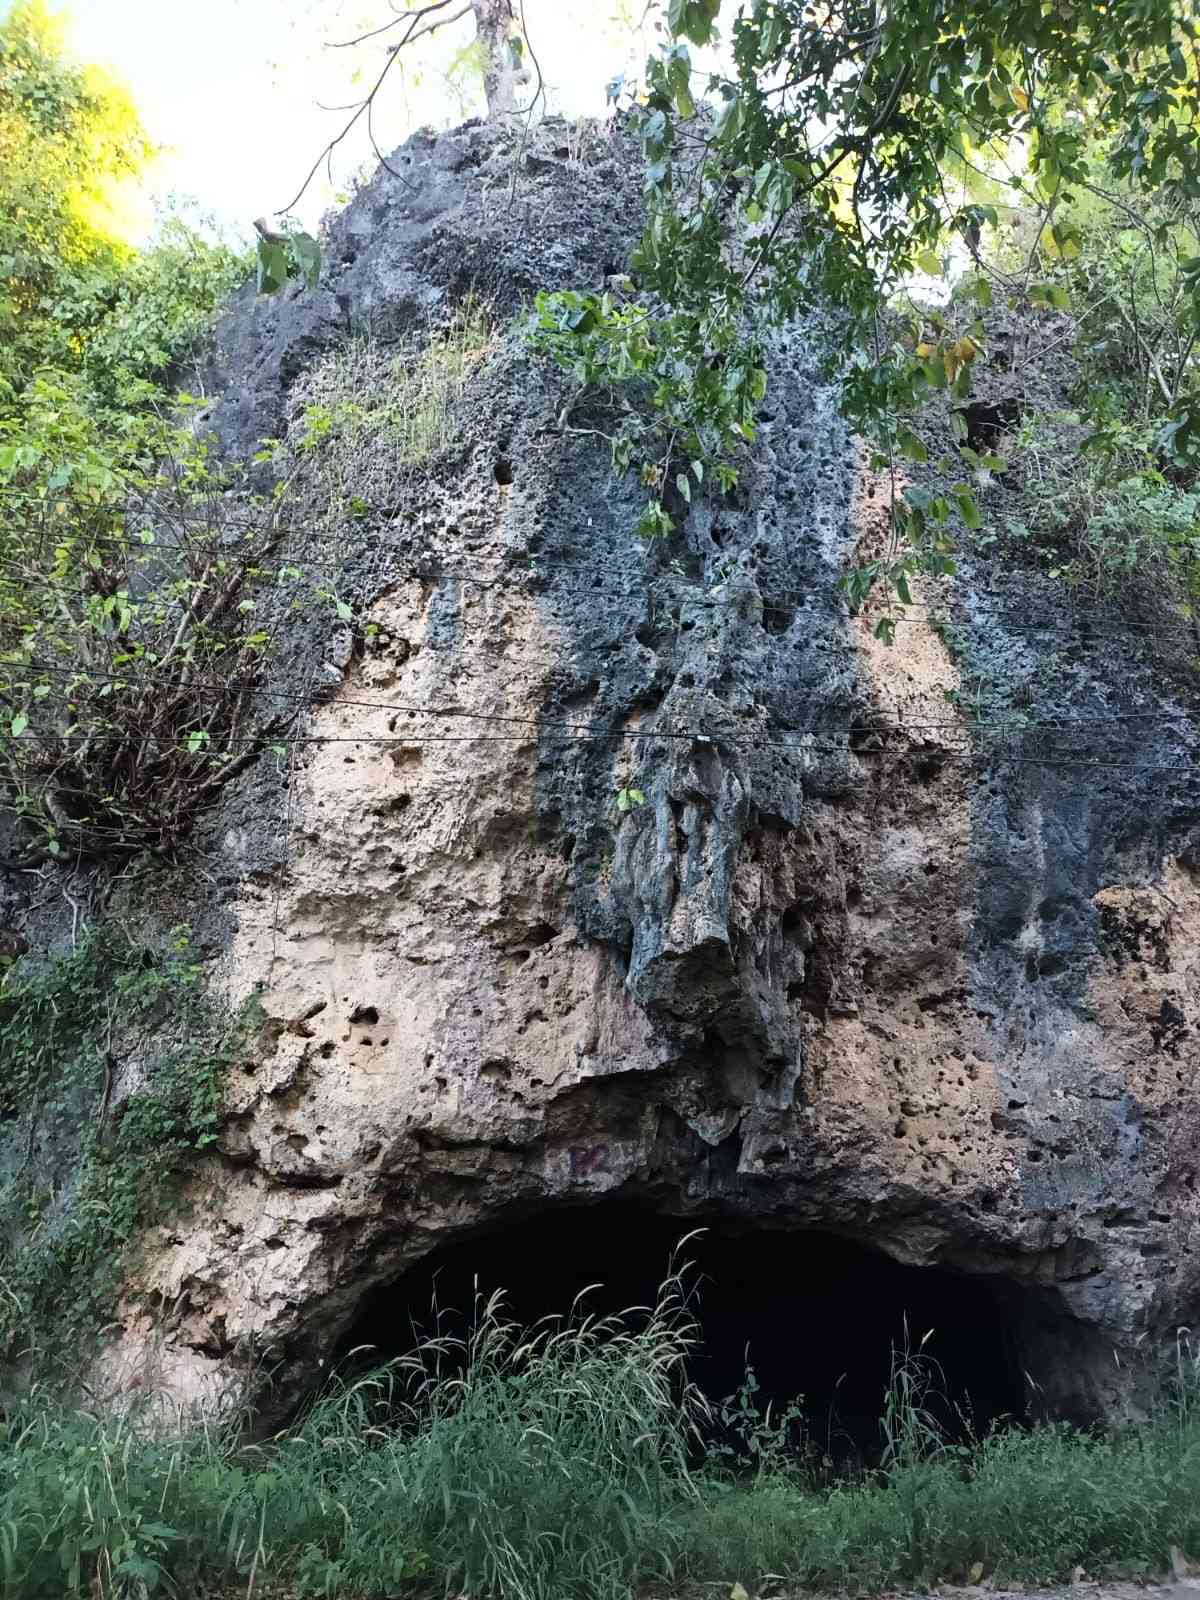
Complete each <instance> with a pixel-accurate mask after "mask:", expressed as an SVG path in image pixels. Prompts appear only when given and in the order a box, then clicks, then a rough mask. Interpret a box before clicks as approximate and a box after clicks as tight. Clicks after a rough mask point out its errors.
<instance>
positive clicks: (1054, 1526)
mask: <svg viewBox="0 0 1200 1600" xmlns="http://www.w3.org/2000/svg"><path fill="white" fill-rule="evenodd" d="M695 1340H696V1328H695V1325H694V1324H693V1322H692V1320H691V1318H690V1315H689V1312H688V1308H687V1296H686V1295H685V1294H684V1292H683V1288H682V1286H681V1284H680V1281H679V1279H678V1278H673V1279H670V1280H668V1282H667V1283H666V1284H665V1285H664V1287H663V1290H662V1291H661V1293H660V1295H659V1298H658V1303H657V1304H656V1305H655V1306H654V1307H652V1308H643V1309H641V1310H637V1311H633V1312H628V1313H625V1314H624V1315H622V1316H619V1317H613V1318H606V1319H596V1318H588V1317H587V1316H585V1315H584V1314H583V1313H582V1311H581V1310H580V1309H579V1308H577V1309H576V1312H575V1313H574V1314H572V1315H571V1316H570V1317H568V1318H565V1319H559V1318H554V1319H547V1320H546V1321H545V1322H543V1323H541V1324H539V1325H538V1326H537V1327H536V1328H534V1329H533V1330H532V1331H531V1330H528V1329H523V1328H520V1327H518V1326H517V1325H515V1324H512V1323H509V1322H508V1321H506V1320H505V1317H504V1314H503V1307H502V1305H501V1303H500V1301H499V1300H498V1299H495V1298H494V1299H492V1300H491V1301H489V1302H488V1303H486V1304H483V1305H480V1306H479V1307H478V1308H477V1314H476V1321H475V1324H474V1327H473V1330H472V1331H471V1332H470V1333H469V1334H468V1335H467V1336H465V1337H464V1338H462V1339H449V1338H436V1337H435V1338H432V1339H429V1340H426V1341H425V1342H424V1343H423V1344H422V1345H421V1346H420V1347H419V1348H418V1349H417V1350H415V1351H414V1352H413V1353H412V1354H411V1355H410V1356H407V1357H404V1358H402V1359H400V1360H398V1361H395V1362H392V1363H391V1364H390V1365H388V1366H387V1367H384V1368H382V1369H380V1370H378V1371H376V1372H374V1373H370V1374H368V1375H366V1376H363V1377H360V1378H358V1379H354V1380H343V1381H337V1382H335V1383H334V1384H333V1386H332V1387H331V1388H330V1389H329V1390H328V1391H327V1392H326V1393H325V1394H324V1395H323V1396H322V1397H320V1398H319V1399H318V1400H316V1401H315V1402H314V1404H313V1405H312V1406H311V1408H310V1409H309V1411H308V1412H307V1414H306V1415H305V1416H304V1417H303V1418H302V1419H301V1420H300V1421H298V1422H297V1423H296V1424H295V1425H294V1426H293V1427H292V1428H290V1429H288V1430H287V1431H285V1432H284V1433H282V1434H280V1435H279V1436H277V1437H276V1438H275V1439H273V1440H271V1441H269V1442H268V1443H266V1444H262V1445H247V1444H245V1443H244V1442H243V1435H242V1430H241V1427H240V1419H238V1418H230V1419H227V1420H226V1421H223V1422H220V1423H211V1424H209V1425H207V1426H206V1425H204V1424H202V1423H198V1422H197V1421H196V1419H195V1418H191V1419H183V1418H181V1419H179V1422H178V1425H177V1426H168V1423H167V1419H166V1418H165V1416H164V1412H163V1408H162V1407H161V1405H159V1406H157V1407H155V1406H150V1407H149V1409H147V1410H146V1411H143V1412H136V1411H126V1412H124V1413H123V1414H121V1415H118V1416H113V1415H108V1416H102V1415H99V1414H96V1413H92V1412H80V1411H70V1410H68V1409H66V1408H64V1407H63V1406H62V1405H60V1404H57V1403H54V1402H48V1401H47V1399H46V1397H45V1396H44V1395H43V1394H40V1393H36V1394H34V1395H32V1396H30V1397H28V1398H27V1399H26V1400H24V1401H21V1402H19V1403H14V1404H13V1405H11V1406H10V1407H9V1409H8V1411H7V1413H6V1415H5V1417H4V1421H3V1424H2V1425H0V1594H3V1595H6V1596H13V1597H18V1596H19V1597H21V1600H51V1597H52V1596H53V1597H54V1600H61V1597H71V1600H74V1597H79V1600H82V1597H83V1596H85V1595H87V1596H103V1597H112V1600H126V1597H129V1600H133V1597H141V1596H143V1595H146V1594H151V1593H156V1592H159V1593H176V1594H187V1595H194V1594H199V1595H203V1594H233V1593H247V1592H253V1593H254V1594H256V1595H260V1596H264V1597H267V1596H270V1595H272V1594H275V1595H280V1596H282V1595H287V1596H289V1597H296V1596H318V1595H326V1596H338V1597H340V1600H353V1597H362V1600H367V1597H378V1596H382V1595H389V1596H400V1595H408V1594H412V1595H423V1594H438V1593H441V1594H460V1593H468V1594H471V1595H474V1596H479V1597H483V1596H503V1597H506V1600H551V1597H552V1596H553V1597H556V1600H626V1597H629V1596H631V1595H632V1594H634V1593H635V1592H636V1591H637V1590H638V1589H639V1588H640V1587H641V1586H642V1585H646V1584H650V1585H667V1584H669V1585H670V1586H671V1590H670V1592H671V1593H682V1592H685V1591H686V1589H687V1586H689V1585H692V1584H709V1583H720V1584H722V1585H725V1586H730V1585H732V1584H733V1583H735V1582H740V1583H742V1584H743V1585H744V1586H745V1587H746V1588H747V1589H748V1590H750V1591H751V1592H753V1591H757V1590H760V1589H761V1588H762V1587H763V1585H764V1584H766V1583H767V1582H768V1581H771V1582H773V1583H774V1584H775V1585H779V1584H785V1585H788V1586H793V1585H794V1586H797V1587H801V1586H802V1587H813V1588H816V1587H828V1588H844V1589H846V1590H848V1591H857V1592H864V1591H878V1590H882V1589H887V1588H892V1587H899V1586H904V1587H912V1586H918V1585H922V1584H926V1583H933V1582H935V1581H941V1580H947V1579H949V1580H959V1581H961V1580H963V1579H967V1580H969V1581H978V1579H979V1577H980V1576H982V1575H983V1574H984V1573H986V1574H987V1575H988V1576H989V1577H991V1578H994V1579H995V1580H996V1581H997V1582H998V1583H1005V1582H1027V1583H1034V1582H1051V1581H1055V1580H1061V1579H1063V1578H1064V1577H1065V1576H1066V1575H1067V1574H1069V1573H1070V1572H1071V1571H1072V1570H1073V1569H1074V1568H1076V1567H1083V1568H1084V1569H1085V1571H1087V1572H1088V1573H1089V1574H1093V1575H1101V1574H1105V1573H1108V1572H1114V1571H1119V1572H1122V1573H1126V1574H1135V1573H1144V1572H1150V1571H1157V1570H1162V1569H1163V1568H1164V1567H1165V1565H1166V1562H1167V1559H1168V1553H1169V1550H1170V1547H1171V1546H1172V1545H1178V1546H1180V1547H1181V1548H1183V1549H1193V1550H1194V1549H1196V1548H1198V1547H1200V1493H1198V1492H1197V1491H1198V1490H1200V1408H1198V1406H1197V1401H1196V1393H1197V1391H1196V1387H1195V1381H1194V1378H1195V1374H1194V1370H1193V1369H1192V1366H1191V1364H1190V1363H1184V1364H1182V1365H1181V1371H1180V1383H1179V1385H1178V1387H1177V1388H1176V1389H1175V1390H1174V1391H1173V1392H1172V1394H1171V1396H1170V1397H1169V1398H1168V1399H1167V1400H1165V1401H1164V1403H1163V1405H1162V1407H1161V1408H1160V1410H1159V1411H1158V1412H1157V1413H1156V1414H1155V1415H1154V1416H1153V1417H1152V1418H1151V1419H1150V1421H1149V1422H1147V1423H1145V1424H1144V1425H1142V1426H1140V1427H1138V1428H1129V1429H1117V1430H1115V1431H1113V1432H1110V1433H1101V1432H1098V1431H1097V1432H1078V1431H1074V1430H1072V1429H1070V1428H1068V1427H1065V1426H1057V1425H1056V1426H1046V1427H1040V1428H1034V1429H1031V1430H1024V1429H1016V1428H1012V1429H1009V1430H997V1431H995V1432H993V1433H992V1434H990V1435H989V1436H988V1437H986V1438H983V1439H972V1438H970V1437H967V1438H965V1439H964V1438H963V1437H961V1436H959V1437H956V1438H954V1439H951V1438H949V1437H948V1436H947V1434H946V1432H945V1431H944V1430H943V1429H942V1428H941V1427H940V1426H939V1424H938V1422H937V1421H936V1418H935V1412H936V1411H937V1409H938V1406H937V1400H936V1396H935V1395H934V1393H933V1391H934V1386H935V1385H936V1383H937V1369H936V1367H935V1366H934V1364H933V1363H932V1362H930V1361H928V1360H927V1359H926V1358H925V1357H924V1356H923V1355H922V1354H921V1353H920V1352H917V1353H916V1354H915V1355H914V1354H907V1353H905V1354H902V1355H900V1356H899V1357H898V1358H897V1361H896V1364H895V1367H894V1370H893V1374H892V1381H891V1384H890V1387H889V1389H888V1392H887V1394H886V1395H885V1396H884V1397H883V1400H882V1405H883V1410H882V1417H881V1426H880V1451H879V1458H878V1463H877V1465H876V1466H874V1467H872V1468H870V1469H869V1470H867V1469H864V1470H861V1471H859V1472H858V1473H856V1474H852V1475H843V1476H841V1477H836V1478H835V1477H831V1476H829V1475H827V1474H826V1475H822V1473H821V1471H820V1467H819V1463H817V1462H816V1461H815V1460H814V1456H813V1453H812V1452H811V1450H809V1449H806V1448H805V1447H804V1446H803V1443H802V1442H799V1443H800V1447H799V1448H797V1443H798V1441H797V1440H796V1439H795V1438H794V1436H793V1432H792V1427H793V1424H794V1421H795V1418H794V1416H792V1415H791V1414H790V1413H789V1415H788V1416H787V1417H779V1418H777V1419H775V1420H774V1421H773V1420H772V1419H771V1417H770V1416H769V1415H764V1414H758V1413H756V1411H755V1405H754V1401H753V1395H754V1391H753V1387H752V1386H748V1387H747V1389H746V1390H745V1392H744V1394H743V1397H742V1399H741V1400H740V1401H737V1402H736V1403H734V1404H732V1406H731V1407H726V1408H720V1407H718V1408H716V1409H715V1410H714V1409H712V1408H710V1407H709V1406H708V1405H707V1404H706V1402H705V1401H704V1400H703V1398H702V1397H701V1396H700V1395H699V1394H698V1393H697V1392H696V1390H695V1389H694V1388H693V1387H692V1386H691V1385H690V1384H689V1382H688V1379H687V1372H686V1363H687V1358H688V1355H689V1352H690V1351H691V1350H692V1349H693V1347H694V1343H695ZM731 1419H732V1420H733V1421H734V1423H735V1424H736V1426H735V1427H734V1429H733V1433H734V1435H735V1436H740V1438H741V1441H742V1443H743V1444H746V1445H752V1446H753V1448H751V1449H750V1450H749V1451H748V1453H744V1454H742V1455H741V1456H740V1458H739V1457H738V1455H737V1452H736V1450H735V1451H734V1454H733V1455H732V1456H731V1454H730V1451H729V1448H728V1440H729V1437H730V1433H729V1424H730V1422H731ZM714 1423H715V1424H717V1425H718V1426H719V1427H723V1428H724V1430H725V1432H724V1437H725V1439H726V1441H727V1443H726V1446H723V1447H722V1448H721V1449H718V1450H716V1451H713V1450H708V1449H706V1447H705V1444H704V1440H705V1438H706V1437H711V1430H712V1427H713V1425H714ZM735 1442H736V1441H735Z"/></svg>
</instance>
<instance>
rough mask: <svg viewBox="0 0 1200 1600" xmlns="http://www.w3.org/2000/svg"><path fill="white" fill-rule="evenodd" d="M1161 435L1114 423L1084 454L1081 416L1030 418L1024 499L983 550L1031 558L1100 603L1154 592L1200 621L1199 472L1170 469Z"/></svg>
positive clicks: (1022, 446)
mask: <svg viewBox="0 0 1200 1600" xmlns="http://www.w3.org/2000/svg"><path fill="white" fill-rule="evenodd" d="M1091 420H1092V421H1093V422H1094V421H1095V420H1096V418H1095V417H1094V416H1093V418H1092V419H1091ZM1156 431H1157V430H1156V428H1155V426H1154V424H1153V423H1150V424H1147V423H1144V422H1143V423H1140V424H1132V425H1131V424H1128V423H1123V422H1117V421H1109V422H1107V423H1106V424H1105V425H1104V428H1103V433H1102V435H1101V437H1102V441H1103V448H1096V447H1093V448H1091V449H1087V448H1082V449H1081V447H1080V446H1081V436H1083V435H1084V432H1085V425H1084V424H1082V423H1081V419H1080V417H1079V415H1078V414H1068V415H1067V417H1066V419H1065V420H1064V419H1063V417H1062V416H1061V414H1060V415H1057V416H1056V415H1046V414H1041V413H1032V414H1030V415H1029V416H1028V417H1026V418H1025V419H1024V421H1023V423H1022V424H1021V426H1020V428H1019V429H1018V430H1016V431H1015V432H1014V435H1013V440H1012V452H1011V453H1012V461H1013V472H1014V476H1015V478H1016V479H1017V480H1018V484H1019V495H1018V497H1017V498H1016V499H1015V501H1013V502H1012V504H1011V509H1010V510H1009V511H1008V514H1007V515H1006V516H1005V517H1004V518H1003V533H1000V532H996V531H993V532H989V534H988V535H987V536H986V538H985V539H984V540H982V541H981V543H983V544H984V545H985V546H997V545H999V546H1001V547H1002V548H1003V549H1004V551H1005V553H1008V554H1012V555H1015V556H1018V557H1024V558H1025V559H1032V560H1033V561H1034V562H1036V564H1037V565H1039V566H1042V567H1045V568H1047V569H1048V570H1049V571H1050V572H1051V574H1052V575H1054V576H1056V577H1062V578H1064V579H1066V580H1067V581H1068V582H1070V583H1071V584H1072V585H1073V586H1075V587H1076V588H1078V589H1080V590H1082V591H1083V592H1085V593H1086V594H1087V595H1088V596H1089V597H1091V598H1093V599H1097V600H1101V599H1109V598H1112V597H1114V596H1117V595H1119V594H1121V593H1122V592H1125V591H1128V590H1130V589H1131V588H1132V589H1137V590H1140V591H1142V592H1146V591H1148V590H1149V591H1152V592H1153V594H1154V597H1155V599H1156V601H1157V602H1158V603H1159V604H1160V605H1162V604H1164V603H1165V604H1166V605H1167V606H1170V607H1173V608H1174V609H1176V611H1177V612H1179V611H1182V613H1183V614H1184V615H1187V616H1192V615H1195V614H1197V608H1198V607H1200V483H1198V482H1197V479H1196V475H1195V473H1194V472H1190V471H1184V472H1180V471H1179V470H1174V471H1171V470H1164V465H1163V463H1162V459H1161V456H1160V454H1159V451H1158V448H1157V444H1156ZM1090 437H1091V438H1092V439H1093V440H1095V439H1096V433H1095V432H1094V431H1093V432H1092V434H1091V435H1090ZM1082 442H1083V443H1084V444H1086V442H1087V439H1086V438H1083V440H1082Z"/></svg>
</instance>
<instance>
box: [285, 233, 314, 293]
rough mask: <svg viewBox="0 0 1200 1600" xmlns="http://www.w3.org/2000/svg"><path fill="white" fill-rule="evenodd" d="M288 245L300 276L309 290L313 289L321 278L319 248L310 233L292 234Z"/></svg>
mask: <svg viewBox="0 0 1200 1600" xmlns="http://www.w3.org/2000/svg"><path fill="white" fill-rule="evenodd" d="M290 243H291V247H292V254H293V255H294V256H295V258H296V266H297V267H298V268H299V271H300V276H301V277H302V278H303V279H304V282H305V283H306V284H307V285H308V287H309V288H310V289H315V288H316V287H317V280H318V279H319V278H320V276H321V246H320V245H319V244H318V243H317V241H316V240H315V239H314V238H313V236H312V234H311V233H293V234H291V235H290Z"/></svg>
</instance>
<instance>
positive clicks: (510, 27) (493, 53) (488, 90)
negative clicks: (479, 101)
mask: <svg viewBox="0 0 1200 1600" xmlns="http://www.w3.org/2000/svg"><path fill="white" fill-rule="evenodd" d="M471 6H472V9H473V10H474V12H475V26H476V28H477V29H478V30H479V37H480V39H481V40H482V41H483V48H484V50H485V52H486V64H485V66H484V73H483V92H484V93H485V94H486V95H487V107H488V116H489V117H493V118H494V117H504V116H508V115H510V114H511V113H512V112H514V111H515V110H516V109H517V87H518V85H519V84H523V83H527V82H528V81H529V72H528V69H527V68H526V66H525V54H526V45H525V39H524V37H523V35H522V33H521V29H520V26H519V24H518V22H517V19H516V15H515V14H514V12H513V6H512V0H471Z"/></svg>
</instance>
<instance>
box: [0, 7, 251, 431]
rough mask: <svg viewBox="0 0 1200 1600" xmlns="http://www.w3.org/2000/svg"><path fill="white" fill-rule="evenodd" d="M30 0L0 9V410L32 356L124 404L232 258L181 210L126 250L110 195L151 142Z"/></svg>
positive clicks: (190, 337)
mask: <svg viewBox="0 0 1200 1600" xmlns="http://www.w3.org/2000/svg"><path fill="white" fill-rule="evenodd" d="M61 35H62V26H61V23H60V22H59V21H57V20H56V19H54V18H52V17H51V16H50V14H49V12H48V11H47V9H46V7H45V5H44V4H43V0H19V3H18V4H16V5H14V6H13V7H12V9H11V10H10V11H9V12H8V13H7V15H6V17H5V18H4V20H3V21H2V22H0V418H3V416H4V414H5V412H6V411H7V409H8V407H9V406H10V405H17V404H19V401H20V396H21V395H22V393H23V392H24V390H25V388H26V386H27V385H28V384H29V383H30V382H31V381H32V380H33V379H34V377H35V376H36V375H37V374H38V373H39V372H40V371H41V370H42V369H44V368H47V367H50V368H54V369H56V370H57V371H58V372H60V373H71V374H77V375H81V376H83V377H85V378H86V380H87V383H88V386H89V388H90V390H91V391H92V393H93V395H94V403H95V404H102V405H104V406H108V407H116V408H117V409H124V410H127V411H128V410H131V409H134V408H135V404H136V405H141V404H144V403H145V401H146V400H147V399H148V398H149V396H147V395H145V394H137V395H132V396H131V395H130V393H129V392H128V389H129V385H130V383H131V382H132V383H133V384H135V385H139V384H143V383H145V382H146V381H147V380H151V379H156V378H159V377H162V376H164V375H165V373H166V371H167V369H168V367H169V365H170V363H171V362H172V361H174V360H177V359H178V358H179V357H180V356H181V355H182V354H183V353H185V352H186V350H187V349H188V348H189V347H190V345H191V344H192V343H193V342H194V340H195V338H196V335H197V333H198V332H199V331H200V328H201V327H202V325H203V324H204V323H205V321H206V320H207V318H208V317H209V316H210V315H211V313H212V311H213V309H214V308H215V306H216V305H217V304H218V303H219V301H220V300H221V299H222V298H223V296H224V295H225V294H226V293H227V292H228V290H229V288H230V287H231V286H232V284H233V283H234V282H236V281H237V279H238V277H239V276H241V275H242V273H243V271H244V268H243V265H242V263H241V262H240V261H239V260H238V259H237V257H235V256H234V255H233V254H232V253H231V252H230V251H228V250H226V249H224V248H222V247H219V246H213V245H209V244H206V243H205V242H204V241H203V240H202V239H201V238H200V237H199V235H197V234H196V233H195V232H193V231H192V230H191V229H188V228H186V227H185V226H184V225H183V223H182V222H180V221H178V220H175V221H172V222H169V223H168V224H167V225H166V226H165V227H164V229H163V231H162V234H161V237H160V239H159V240H158V242H157V243H156V244H154V245H152V246H151V247H150V248H149V249H147V250H146V251H144V252H141V253H135V252H134V251H132V250H131V249H130V248H129V247H128V245H126V244H125V243H124V242H123V237H122V236H123V232H124V227H125V222H124V217H123V215H122V202H123V195H124V190H125V187H126V185H127V184H128V181H129V180H131V179H133V178H135V177H137V176H138V174H139V173H140V172H141V171H142V170H143V169H144V168H145V166H146V164H147V162H148V161H149V160H150V158H151V157H152V155H153V154H154V152H153V150H152V147H151V146H150V144H149V143H148V141H147V139H146V136H145V133H144V131H143V130H142V127H141V124H140V122H139V120H138V117H137V113H136V111H135V110H134V107H133V105H132V103H131V102H130V100H129V98H128V96H127V95H126V94H125V92H124V91H123V90H122V89H120V88H119V87H118V86H117V85H115V84H114V83H112V82H110V81H109V80H108V79H106V78H105V76H104V75H103V74H102V73H101V72H99V71H98V70H97V69H96V68H92V67H79V66H76V65H75V64H74V63H73V62H72V61H70V60H69V58H68V57H67V56H66V54H65V52H64V48H63V42H62V37H61Z"/></svg>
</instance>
